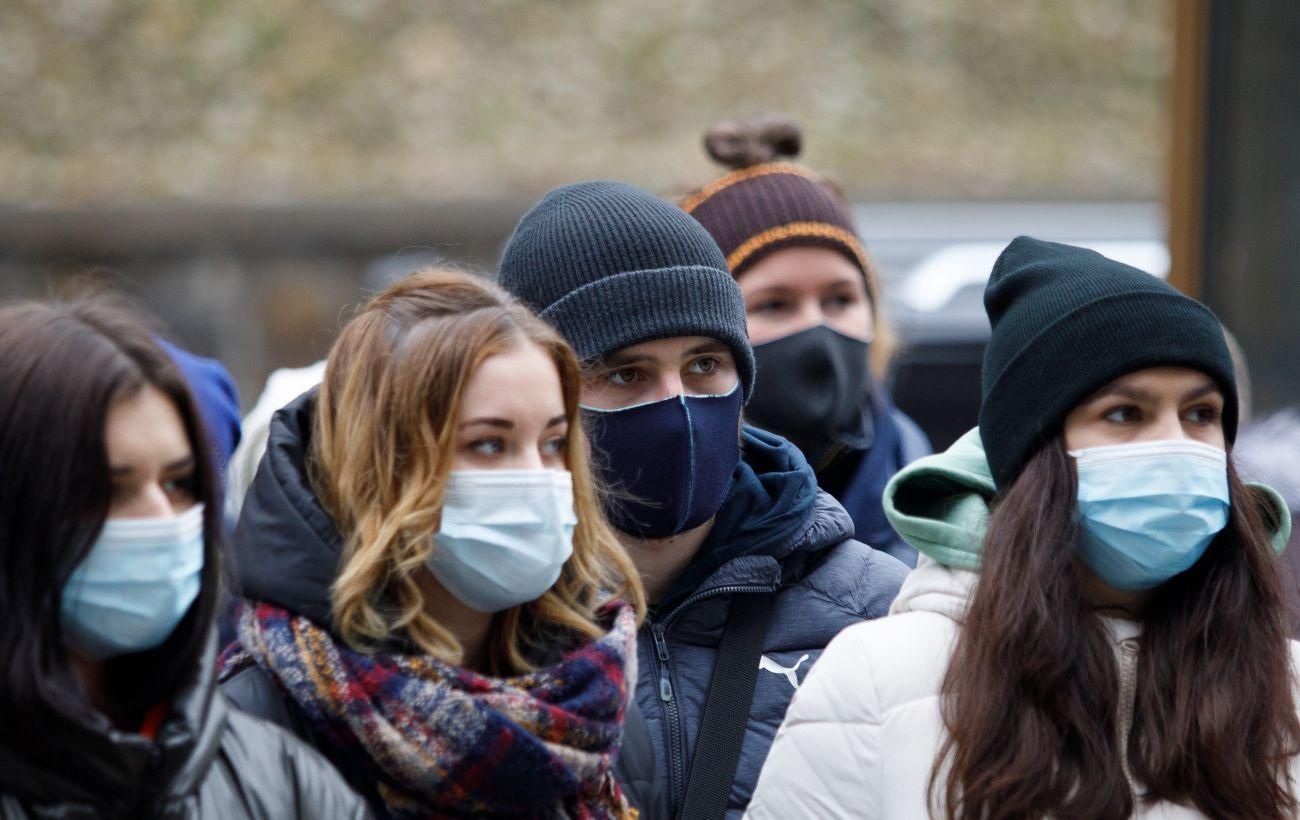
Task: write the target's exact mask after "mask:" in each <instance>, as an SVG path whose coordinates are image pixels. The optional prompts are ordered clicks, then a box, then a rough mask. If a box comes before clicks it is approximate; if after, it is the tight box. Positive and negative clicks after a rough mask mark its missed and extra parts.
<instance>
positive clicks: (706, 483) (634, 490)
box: [582, 384, 741, 538]
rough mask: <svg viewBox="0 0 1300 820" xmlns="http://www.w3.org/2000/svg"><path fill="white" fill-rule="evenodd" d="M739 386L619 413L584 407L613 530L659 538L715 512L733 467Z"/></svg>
mask: <svg viewBox="0 0 1300 820" xmlns="http://www.w3.org/2000/svg"><path fill="white" fill-rule="evenodd" d="M740 408H741V393H740V385H739V384H737V385H736V386H735V387H734V388H732V390H731V392H729V393H727V394H725V395H721V396H673V397H672V398H668V399H663V400H662V401H656V402H651V403H649V404H637V405H633V406H632V407H625V408H623V409H621V410H600V409H597V408H594V407H586V406H584V407H583V408H582V409H583V415H584V417H585V419H586V421H587V427H588V434H589V435H590V436H591V442H592V448H593V450H594V451H595V458H596V464H597V465H598V467H599V468H600V471H601V473H602V477H603V478H604V480H605V484H606V486H608V487H610V488H611V490H612V491H613V497H612V498H611V501H610V505H609V507H608V509H607V510H606V513H607V514H608V516H609V519H610V522H611V523H613V525H614V526H615V527H616V528H618V529H619V530H620V531H622V532H625V533H628V534H629V535H635V536H637V537H639V538H666V537H667V536H670V535H676V534H678V533H681V532H686V531H687V530H690V529H694V528H695V527H698V526H700V525H701V524H703V523H704V522H705V521H708V520H709V519H710V518H712V517H713V516H715V515H717V512H718V509H719V508H720V507H721V506H722V502H723V500H724V499H725V498H726V497H727V489H728V488H729V487H730V486H731V475H732V473H733V472H735V470H736V465H737V464H739V463H740Z"/></svg>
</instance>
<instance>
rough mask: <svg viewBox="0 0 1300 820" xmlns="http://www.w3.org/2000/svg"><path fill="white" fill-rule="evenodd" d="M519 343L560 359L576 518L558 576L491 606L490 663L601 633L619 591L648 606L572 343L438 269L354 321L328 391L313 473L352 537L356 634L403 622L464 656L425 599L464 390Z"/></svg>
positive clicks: (501, 667)
mask: <svg viewBox="0 0 1300 820" xmlns="http://www.w3.org/2000/svg"><path fill="white" fill-rule="evenodd" d="M522 344H534V345H537V346H538V347H540V348H541V349H542V350H544V351H546V352H547V353H548V354H550V357H551V360H552V361H553V362H554V363H555V367H556V370H557V371H559V375H560V383H561V387H562V389H563V393H564V405H565V415H566V416H567V417H568V420H569V431H570V432H569V436H568V449H567V451H566V454H565V456H566V462H567V465H568V467H569V470H570V471H571V472H572V474H573V496H574V508H575V511H576V513H577V516H578V526H577V530H576V532H575V533H574V539H573V555H572V557H571V558H570V559H569V560H568V562H566V563H565V565H564V569H563V571H562V573H561V575H560V578H559V580H558V581H556V582H555V584H554V585H553V586H552V587H551V588H550V589H549V590H548V591H547V592H545V593H544V594H543V595H542V596H541V597H540V598H539V599H537V600H536V601H533V602H531V603H528V604H524V605H522V606H519V607H514V608H512V609H509V610H506V611H505V612H503V613H500V614H499V615H498V616H497V617H496V618H495V619H494V621H493V626H492V633H491V637H490V639H489V651H488V656H489V666H490V667H491V671H493V672H495V673H499V674H506V673H515V672H523V671H526V670H528V669H531V668H533V662H532V661H531V660H530V658H534V657H536V656H537V655H538V653H539V652H540V653H544V652H546V651H548V650H554V649H555V647H554V646H553V645H548V643H550V642H552V641H553V639H554V638H555V636H556V635H557V634H567V635H569V636H585V637H588V638H596V637H599V636H600V635H601V634H603V633H604V628H603V627H602V625H601V623H600V619H599V617H598V615H597V611H598V609H599V608H600V606H601V604H602V603H603V602H604V601H605V600H606V598H607V597H608V596H611V595H612V596H615V597H621V598H624V599H626V600H628V601H630V602H632V603H633V604H634V605H635V606H636V608H637V611H638V614H639V615H642V614H644V611H645V598H644V593H643V592H642V589H641V585H640V581H639V579H638V577H637V574H636V570H635V568H634V567H633V566H632V563H631V560H630V559H629V558H628V557H627V554H626V553H625V552H624V550H623V548H622V546H620V544H619V543H618V541H617V539H616V538H615V536H614V534H613V532H612V531H611V530H610V529H609V527H608V525H607V524H606V523H605V519H604V517H603V516H602V514H601V508H600V501H599V498H598V488H597V486H596V482H595V479H594V478H593V476H592V471H591V468H590V465H589V456H588V449H587V442H586V439H585V438H584V436H583V435H582V429H581V424H580V422H579V419H578V392H579V390H580V387H581V376H580V371H579V367H578V362H577V360H576V358H575V356H574V354H573V351H572V350H571V349H570V348H569V346H568V345H567V344H566V343H565V342H564V341H563V340H562V339H561V338H560V337H559V336H558V335H557V334H556V333H555V331H554V330H553V329H551V328H550V327H549V326H548V325H546V324H545V323H544V322H542V321H541V320H540V319H538V318H537V317H535V316H533V315H532V314H531V313H529V312H528V310H527V309H526V308H524V307H523V306H522V305H520V304H519V303H517V302H515V301H514V299H512V298H511V297H510V296H509V295H508V294H506V293H505V292H504V291H503V290H501V289H500V288H499V287H497V286H495V285H493V284H491V283H490V282H487V281H485V280H483V279H480V278H477V277H474V276H471V275H469V274H465V273H459V272H452V271H444V270H436V269H430V270H425V271H421V272H418V273H415V274H412V275H411V276H408V277H407V278H405V279H403V280H401V281H399V282H397V283H395V284H393V285H391V286H390V287H389V288H387V289H386V290H384V291H383V292H381V293H379V294H378V295H377V296H375V297H374V298H373V299H371V300H370V302H369V303H367V304H366V305H365V306H364V307H363V308H362V309H361V311H360V313H359V314H358V315H357V316H356V317H355V318H354V319H352V321H350V322H348V324H347V326H346V327H344V329H343V332H342V333H341V334H340V336H339V338H338V340H337V341H336V342H335V344H334V347H333V349H332V350H331V351H330V355H329V361H328V363H327V365H326V367H325V379H324V381H323V383H322V384H321V388H320V395H319V399H318V402H317V407H316V416H315V430H314V435H313V440H312V453H311V471H312V480H313V484H314V485H315V487H316V492H317V495H318V496H319V497H320V500H321V502H322V503H323V505H324V506H325V508H326V509H327V510H328V511H329V512H330V514H331V515H332V516H333V517H334V519H335V521H336V522H337V523H338V525H339V527H340V528H341V530H342V531H343V533H344V535H345V538H346V544H345V546H344V550H343V557H342V563H341V566H340V569H339V574H338V578H337V579H336V580H335V582H334V586H333V592H332V607H333V615H334V620H335V624H336V626H337V628H338V630H339V633H340V634H341V635H342V636H343V638H344V639H345V640H346V641H347V642H348V643H349V644H350V645H352V646H354V647H356V648H358V649H374V648H375V647H376V646H378V645H379V644H380V643H382V642H383V641H385V640H387V639H388V638H390V637H391V636H392V635H393V634H394V633H397V632H403V633H405V635H406V637H408V638H409V639H410V640H411V641H412V642H413V643H415V644H416V645H417V646H418V647H419V648H420V649H421V651H423V652H426V653H427V654H430V655H433V656H435V657H438V658H441V659H443V660H446V661H449V662H452V663H459V662H461V660H462V656H463V652H462V649H461V647H460V645H459V644H458V643H457V641H456V639H455V638H454V637H453V636H452V634H451V633H450V632H449V631H448V630H447V629H446V628H445V627H443V626H442V625H440V624H439V623H438V622H437V620H436V619H434V618H433V617H432V616H430V615H429V614H428V613H427V612H426V611H425V608H424V596H423V594H422V593H421V591H420V582H421V580H422V579H423V578H424V576H425V574H426V573H427V572H428V570H427V569H426V568H425V560H426V559H427V558H428V556H429V554H430V551H431V550H432V549H433V539H432V535H433V534H434V533H435V532H437V530H438V525H439V515H440V513H441V510H442V494H443V489H444V487H445V486H446V480H447V477H448V475H449V474H450V472H451V457H450V456H451V453H452V452H454V449H455V446H456V441H455V436H456V429H457V425H458V416H459V412H460V404H461V396H462V395H463V393H464V391H465V388H466V386H467V385H468V383H469V381H470V379H471V378H472V376H473V375H474V373H475V371H476V370H477V369H478V367H479V365H480V364H482V362H483V361H484V360H486V359H487V358H488V357H490V356H493V355H496V354H498V353H501V352H503V351H506V350H511V349H514V348H516V347H518V346H519V345H522Z"/></svg>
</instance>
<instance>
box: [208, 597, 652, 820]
mask: <svg viewBox="0 0 1300 820" xmlns="http://www.w3.org/2000/svg"><path fill="white" fill-rule="evenodd" d="M607 612H608V615H609V616H610V620H611V622H612V627H611V629H610V631H609V632H608V633H607V634H606V635H605V636H604V637H602V638H601V639H599V640H597V641H595V642H592V643H589V644H587V645H585V646H582V647H581V648H578V649H576V650H574V651H572V652H570V653H568V654H567V655H565V656H564V657H563V659H562V660H560V662H559V663H557V664H555V665H553V666H549V667H546V668H543V669H538V670H536V671H534V672H531V673H529V674H526V675H520V676H518V677H512V678H493V677H488V676H485V675H480V674H478V673H476V672H473V671H470V670H468V669H464V668H461V667H457V666H453V665H451V664H448V663H443V662H441V661H438V660H435V659H434V658H431V657H429V656H426V655H401V654H391V653H390V654H379V655H365V654H361V653H359V652H355V651H353V650H351V649H349V648H348V647H347V646H346V645H344V644H342V643H341V642H337V641H335V640H334V638H333V637H332V636H331V635H330V633H329V632H327V631H326V630H324V629H322V628H321V627H319V626H317V625H315V624H314V623H312V622H311V621H309V620H307V619H306V618H303V617H301V616H295V615H293V614H292V613H290V612H288V611H286V610H283V609H280V608H277V607H274V606H271V605H269V604H249V605H247V606H246V607H245V608H244V611H243V613H242V614H241V617H240V624H239V636H240V640H239V644H237V645H235V646H233V647H232V648H231V649H230V650H228V651H227V653H226V657H225V659H224V660H225V663H224V669H223V673H222V676H223V678H224V677H229V676H230V675H231V674H233V673H234V672H236V671H238V670H239V669H241V668H244V667H246V666H247V665H249V664H252V663H256V664H257V665H258V666H260V667H262V668H263V669H264V670H266V671H267V672H268V673H269V674H270V676H271V677H272V679H273V680H275V681H276V683H277V685H278V687H279V688H280V689H281V690H282V691H284V692H285V693H286V694H287V696H288V698H290V699H291V700H292V701H293V703H294V704H295V705H296V706H297V707H298V711H300V712H301V713H302V714H304V715H305V716H306V717H307V719H308V721H309V723H310V725H311V726H312V728H313V730H314V732H315V734H316V736H317V738H318V740H319V745H320V751H321V752H322V753H324V754H325V755H326V756H327V757H329V758H331V759H332V760H335V762H336V763H338V762H340V760H343V761H346V762H348V763H350V764H352V765H357V764H358V763H359V764H360V765H361V766H362V767H363V768H364V769H365V770H369V771H372V772H373V773H374V777H375V781H376V783H377V786H378V789H377V791H378V794H379V796H380V798H381V799H382V800H383V801H384V803H385V806H386V808H387V810H388V812H389V814H391V815H392V816H393V817H401V818H405V817H430V816H432V817H459V816H467V815H473V816H478V815H484V814H498V815H508V816H512V817H533V818H580V819H581V820H588V819H590V820H604V819H605V818H623V817H630V816H634V815H632V814H631V813H630V812H629V810H628V808H627V804H626V802H625V801H624V799H623V794H622V791H621V790H620V788H619V786H618V784H617V783H616V782H615V780H614V777H613V773H612V765H613V759H614V756H615V755H616V754H617V752H618V747H619V743H620V741H621V739H622V730H623V714H624V709H625V708H626V705H627V700H628V697H629V688H630V687H631V686H634V685H635V681H636V651H635V646H636V644H635V641H636V616H635V614H634V612H633V610H632V608H631V607H630V606H628V605H626V604H623V603H621V602H618V603H614V604H611V605H610V606H609V607H608V608H607Z"/></svg>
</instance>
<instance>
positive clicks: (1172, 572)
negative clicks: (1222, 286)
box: [749, 237, 1300, 820]
mask: <svg viewBox="0 0 1300 820" xmlns="http://www.w3.org/2000/svg"><path fill="white" fill-rule="evenodd" d="M985 306H986V308H987V309H988V313H989V319H990V320H991V322H992V325H993V336H992V339H991V341H990V343H989V346H988V350H987V352H986V355H985V360H984V376H983V378H984V386H983V394H984V395H983V405H982V408H981V413H980V425H979V428H978V430H975V431H972V432H971V433H970V434H968V435H967V436H966V437H965V438H963V439H962V440H961V441H959V442H958V443H957V444H956V445H954V446H953V448H952V449H951V450H949V451H948V452H947V453H944V454H941V455H937V456H932V457H929V458H926V459H922V460H921V461H920V462H917V463H916V464H914V465H912V466H911V467H908V468H906V469H904V470H903V471H902V472H901V473H899V475H898V476H896V477H895V479H894V480H893V481H892V482H891V483H890V485H889V487H887V488H886V491H885V509H886V512H887V514H888V515H889V517H890V520H891V522H892V523H893V524H894V526H895V527H896V528H897V529H898V531H899V532H900V533H901V534H902V535H903V536H904V538H906V539H907V540H908V541H909V542H910V543H912V544H913V546H915V547H916V548H917V549H918V550H919V551H920V552H921V559H920V562H919V564H918V568H917V569H916V570H915V571H914V572H913V573H912V574H911V575H910V576H909V577H908V579H907V581H906V582H905V583H904V585H903V589H902V590H901V591H900V592H899V597H898V599H897V600H896V601H895V602H894V605H893V607H892V609H891V617H889V618H886V619H882V620H880V621H875V622H872V623H867V624H862V625H860V626H854V627H851V628H850V629H847V630H845V631H844V632H843V633H841V635H840V636H839V637H838V638H837V639H836V641H835V642H834V643H833V644H832V645H831V646H830V647H828V649H827V651H826V653H825V655H824V656H823V658H822V660H821V662H820V664H819V665H818V667H817V670H816V672H815V673H814V674H813V675H812V676H811V677H810V678H809V679H808V681H807V683H806V685H805V686H804V688H803V690H802V691H801V692H800V696H799V699H798V700H797V701H796V702H795V703H794V704H793V705H792V706H791V708H790V711H789V712H788V713H787V716H786V720H785V723H784V724H783V726H782V729H781V730H780V732H779V733H778V735H777V737H776V740H775V742H774V745H773V747H772V752H771V755H770V756H769V758H768V762H767V764H766V766H765V768H764V770H763V774H762V776H761V778H760V780H759V785H758V788H757V790H756V792H755V795H754V799H753V802H752V803H751V804H750V813H749V816H752V817H756V818H767V817H791V816H796V815H799V814H800V811H801V807H804V806H810V805H812V806H816V807H817V815H818V816H824V817H848V816H852V817H922V816H927V815H930V816H937V817H950V818H962V819H963V820H966V819H967V818H971V819H973V818H988V819H992V818H1038V817H1075V818H1116V819H1118V818H1127V817H1160V818H1192V817H1213V818H1243V820H1244V818H1286V817H1295V816H1297V811H1298V810H1300V807H1298V806H1297V801H1296V795H1295V792H1294V788H1295V785H1294V784H1296V783H1297V782H1300V763H1298V762H1297V752H1300V721H1298V720H1297V716H1296V703H1295V695H1294V693H1293V680H1294V679H1295V672H1294V668H1295V665H1296V663H1297V662H1296V660H1295V658H1296V657H1300V653H1297V651H1296V649H1295V647H1296V645H1295V644H1292V643H1290V642H1288V640H1287V637H1286V636H1287V634H1288V632H1289V630H1288V628H1287V624H1286V616H1285V614H1284V610H1283V606H1282V599H1281V590H1280V584H1281V582H1280V576H1279V571H1278V566H1277V561H1276V555H1275V550H1276V549H1278V548H1279V546H1280V545H1281V544H1284V543H1285V541H1286V537H1287V534H1288V533H1287V530H1288V529H1289V523H1290V522H1289V517H1287V516H1286V515H1285V511H1284V507H1283V505H1282V504H1281V503H1280V499H1279V498H1278V496H1277V494H1276V493H1274V492H1272V491H1271V490H1269V489H1268V488H1267V487H1263V486H1261V485H1246V484H1243V483H1242V482H1241V480H1240V479H1239V478H1238V477H1237V474H1236V471H1235V470H1234V468H1233V466H1232V459H1231V455H1230V451H1231V446H1232V443H1233V440H1234V438H1235V436H1236V429H1237V413H1238V411H1237V395H1236V382H1235V377H1234V374H1233V369H1232V361H1231V357H1230V356H1229V353H1228V348H1227V346H1226V344H1225V343H1224V339H1223V333H1222V331H1221V329H1220V326H1219V323H1218V320H1217V319H1216V318H1215V317H1214V315H1213V314H1212V313H1211V312H1210V311H1209V310H1208V309H1206V308H1205V307H1204V306H1203V305H1201V304H1199V303H1198V302H1196V301H1194V300H1192V299H1189V298H1187V297H1186V296H1183V295H1182V294H1180V293H1178V292H1177V291H1176V290H1174V289H1173V288H1171V287H1169V286H1168V285H1166V284H1165V283H1163V282H1161V281H1160V280H1158V279H1156V278H1154V277H1152V276H1149V275H1148V274H1146V273H1143V272H1141V271H1139V270H1136V269H1134V268H1130V267H1128V266H1126V265H1122V264H1120V263H1118V262H1114V261H1112V260H1110V259H1106V258H1105V257H1102V256H1100V255H1099V254H1096V253H1093V252H1091V251H1086V250H1083V249H1081V248H1074V247H1071V246H1068V245H1058V244H1054V243H1050V242H1041V241H1038V240H1035V239H1030V238H1027V237H1021V238H1019V239H1017V240H1015V241H1014V242H1012V243H1011V245H1009V246H1008V247H1007V249H1006V250H1005V251H1003V253H1002V256H1001V257H1000V258H999V260H998V262H997V264H996V266H995V267H994V269H993V273H992V276H991V277H990V280H989V285H988V289H987V291H986V293H985Z"/></svg>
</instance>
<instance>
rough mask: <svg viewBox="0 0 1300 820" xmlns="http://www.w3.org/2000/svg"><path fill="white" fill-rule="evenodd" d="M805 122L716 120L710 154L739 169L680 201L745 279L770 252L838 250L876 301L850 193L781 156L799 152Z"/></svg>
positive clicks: (733, 271) (707, 139)
mask: <svg viewBox="0 0 1300 820" xmlns="http://www.w3.org/2000/svg"><path fill="white" fill-rule="evenodd" d="M800 144H801V137H800V133H799V128H798V126H797V125H795V124H794V123H792V122H789V121H788V120H781V119H772V118H763V119H754V120H748V121H742V122H735V123H723V124H721V125H717V126H714V127H713V128H712V129H710V131H709V132H708V134H706V135H705V138H704V145H705V148H706V149H707V150H708V152H709V155H710V156H712V157H713V158H714V159H715V160H717V161H718V162H720V163H722V164H723V165H727V166H730V167H731V168H733V169H734V170H732V171H731V172H730V173H727V174H725V175H723V176H721V177H719V178H718V179H715V180H714V181H713V182H710V183H709V184H708V185H705V186H704V187H703V188H701V189H700V190H699V191H697V192H695V193H693V194H691V195H690V196H688V197H686V198H685V199H684V200H682V202H681V206H682V208H683V210H685V211H686V212H687V213H689V214H690V215H691V216H693V217H695V218H696V219H697V220H699V222H700V224H702V225H703V226H704V228H705V230H707V231H708V232H709V233H710V234H711V235H712V236H713V238H714V240H715V241H716V242H717V243H718V246H719V247H721V248H722V253H723V254H724V255H725V256H726V258H727V267H728V268H729V269H730V270H731V275H732V276H735V277H739V276H740V275H741V274H742V273H744V272H745V271H746V270H747V269H748V268H750V267H751V266H753V265H754V264H755V263H757V262H758V261H759V260H761V259H763V258H764V257H765V256H768V255H769V254H771V253H773V252H775V251H778V250H780V249H782V248H788V247H792V246H808V245H811V246H814V247H824V248H829V249H831V250H835V251H839V252H840V253H842V254H844V256H846V257H847V258H848V259H849V261H850V262H852V263H853V264H854V265H856V266H857V267H858V269H859V270H861V271H862V275H863V276H864V277H865V278H866V283H867V292H868V293H869V294H870V295H871V297H872V302H873V304H874V303H875V299H876V287H875V284H876V283H875V281H874V279H875V277H874V275H873V274H872V272H871V271H872V267H871V262H870V261H869V259H868V257H867V252H866V249H865V248H863V246H862V242H861V240H859V239H858V235H857V232H856V231H855V230H854V228H853V217H852V215H851V213H850V211H849V205H848V203H847V202H846V201H845V200H844V197H843V196H841V195H840V193H839V192H838V191H837V190H836V189H835V188H834V187H833V186H832V184H831V183H830V182H828V181H827V180H826V179H824V178H823V177H821V176H820V175H818V174H816V173H814V172H812V171H810V170H808V169H807V168H804V167H802V166H799V165H796V164H794V163H792V162H787V161H783V160H784V159H785V158H787V157H788V158H793V157H795V156H798V154H799V148H800Z"/></svg>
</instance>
